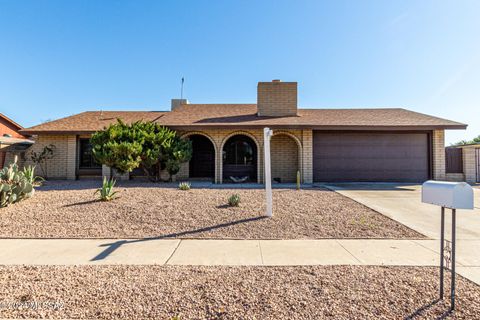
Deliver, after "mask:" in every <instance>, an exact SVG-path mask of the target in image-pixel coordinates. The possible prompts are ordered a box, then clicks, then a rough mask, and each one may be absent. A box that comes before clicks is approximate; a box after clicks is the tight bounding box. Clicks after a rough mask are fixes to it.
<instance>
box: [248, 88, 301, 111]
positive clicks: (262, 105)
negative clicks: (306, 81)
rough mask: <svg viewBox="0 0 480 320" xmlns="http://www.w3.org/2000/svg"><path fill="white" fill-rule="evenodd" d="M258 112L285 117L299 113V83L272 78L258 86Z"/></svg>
mask: <svg viewBox="0 0 480 320" xmlns="http://www.w3.org/2000/svg"><path fill="white" fill-rule="evenodd" d="M257 114H258V115H259V116H271V117H285V116H296V115H297V83H296V82H282V81H280V80H272V82H259V83H258V86H257Z"/></svg>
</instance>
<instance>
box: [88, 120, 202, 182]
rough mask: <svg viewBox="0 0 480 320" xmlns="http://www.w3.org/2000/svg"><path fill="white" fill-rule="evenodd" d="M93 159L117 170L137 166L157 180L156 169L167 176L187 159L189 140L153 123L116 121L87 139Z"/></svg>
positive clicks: (157, 173)
mask: <svg viewBox="0 0 480 320" xmlns="http://www.w3.org/2000/svg"><path fill="white" fill-rule="evenodd" d="M90 142H91V144H92V153H93V156H94V158H95V160H96V161H97V162H98V163H100V164H104V165H106V166H109V167H110V168H112V169H115V170H116V171H118V172H119V173H121V174H122V173H126V172H132V171H133V170H134V169H135V168H141V169H142V170H143V171H144V172H145V173H146V175H147V176H148V178H149V179H150V180H151V181H159V180H160V169H167V171H168V173H169V174H170V180H171V176H172V175H174V174H176V173H178V171H179V170H180V165H181V164H182V163H184V162H188V161H190V158H191V157H192V143H191V142H190V141H189V140H188V139H182V138H180V137H178V136H177V134H176V132H175V131H173V130H171V129H168V128H166V127H163V126H161V125H160V124H158V123H154V122H142V121H138V122H134V123H132V124H127V123H123V122H122V121H120V120H118V122H117V123H115V124H112V125H110V126H109V127H108V128H105V129H104V130H101V131H97V132H95V133H94V134H93V135H92V137H91V138H90Z"/></svg>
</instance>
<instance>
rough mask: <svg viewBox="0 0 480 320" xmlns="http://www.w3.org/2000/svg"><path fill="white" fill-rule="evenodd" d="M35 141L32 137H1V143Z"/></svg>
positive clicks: (29, 142)
mask: <svg viewBox="0 0 480 320" xmlns="http://www.w3.org/2000/svg"><path fill="white" fill-rule="evenodd" d="M34 143H35V141H33V140H30V139H22V138H12V137H0V144H8V145H10V144H28V145H30V144H34Z"/></svg>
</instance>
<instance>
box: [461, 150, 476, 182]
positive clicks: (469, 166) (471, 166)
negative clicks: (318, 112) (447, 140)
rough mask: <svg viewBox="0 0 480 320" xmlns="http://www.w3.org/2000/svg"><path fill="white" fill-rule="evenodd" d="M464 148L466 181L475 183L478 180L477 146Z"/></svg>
mask: <svg viewBox="0 0 480 320" xmlns="http://www.w3.org/2000/svg"><path fill="white" fill-rule="evenodd" d="M462 149H463V172H464V174H465V181H466V182H470V183H475V182H477V168H476V166H477V160H476V158H475V157H476V156H475V147H463V148H462Z"/></svg>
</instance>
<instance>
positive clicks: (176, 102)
mask: <svg viewBox="0 0 480 320" xmlns="http://www.w3.org/2000/svg"><path fill="white" fill-rule="evenodd" d="M182 104H188V100H187V99H172V104H171V108H170V110H172V111H173V110H175V109H176V108H178V107H180V106H181V105H182Z"/></svg>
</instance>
